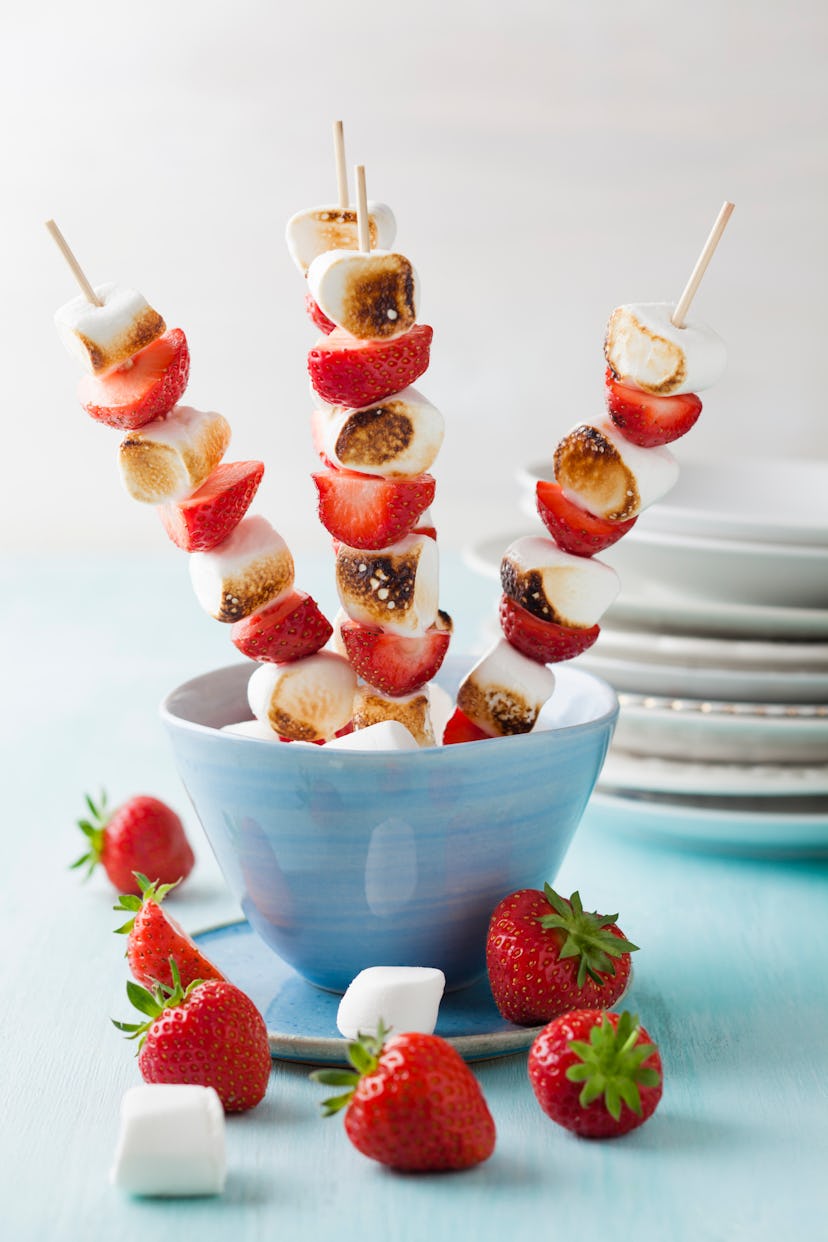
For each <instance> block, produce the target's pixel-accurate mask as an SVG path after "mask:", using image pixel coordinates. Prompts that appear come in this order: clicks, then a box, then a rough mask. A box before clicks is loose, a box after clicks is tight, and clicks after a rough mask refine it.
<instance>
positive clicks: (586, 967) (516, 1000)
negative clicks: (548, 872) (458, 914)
mask: <svg viewBox="0 0 828 1242" xmlns="http://www.w3.org/2000/svg"><path fill="white" fill-rule="evenodd" d="M617 918H618V915H617V914H597V913H594V912H593V913H590V912H588V911H586V910H584V908H583V906H582V904H581V898H580V895H579V894H578V893H577V892H575V893H573V894H572V896H571V897H570V898H569V901H567V900H566V898H564V897H561V896H560V895H559V894H558V893H556V892H555V890H554V889H553V888H552V887H551V886H550V885H549V884H545V885H544V889H543V892H541V891H540V890H539V889H534V888H523V889H520V890H519V891H518V892H516V893H512V894H511V895H510V896H508V897H504V899H503V901H501V902H500V904H499V905H498V906H496V907H495V910H494V913H493V914H492V917H491V921H490V923H489V933H488V936H487V938H486V968H487V970H488V972H489V984H490V986H491V989H492V995H493V996H494V1000H495V1004H496V1005H497V1007H498V1009H499V1010H500V1013H501V1014H502V1016H503V1017H504V1018H506V1019H507V1020H508V1021H509V1022H515V1023H517V1025H518V1026H540V1025H541V1024H542V1023H544V1022H549V1020H550V1019H551V1018H554V1017H557V1015H558V1014H560V1013H566V1012H567V1010H569V1009H608V1008H609V1007H610V1005H613V1004H615V1002H616V1001H617V1000H618V998H619V996H620V995H621V994H622V992H623V991H624V989H625V988H626V986H627V981H628V979H629V976H630V954H631V953H633V952H634V951H635V950H636V949H637V948H638V945H635V944H632V943H631V942H630V941H629V940H627V939H625V937H624V935H623V933H622V932H621V931H620V929H619V928H618V927H617V926H616V924H615V920H616V919H617Z"/></svg>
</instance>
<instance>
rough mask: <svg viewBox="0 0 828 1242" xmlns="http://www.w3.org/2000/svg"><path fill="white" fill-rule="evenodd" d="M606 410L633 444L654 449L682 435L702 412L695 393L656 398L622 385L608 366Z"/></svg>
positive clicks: (670, 442) (652, 394) (648, 393)
mask: <svg viewBox="0 0 828 1242" xmlns="http://www.w3.org/2000/svg"><path fill="white" fill-rule="evenodd" d="M605 383H606V396H607V410H608V411H609V416H610V418H611V419H612V421H613V422H614V423H615V425H616V427H617V428H618V430H619V431H620V432H621V433H622V435H623V436H625V437H626V439H627V440H629V441H630V442H631V443H632V444H638V445H639V446H640V447H641V448H655V447H656V446H657V445H659V444H672V442H673V440H678V438H679V437H680V436H683V435H685V434H686V433H687V432H688V431H689V430H690V428H691V427H692V426H693V424H694V423H695V421H696V419H697V418H698V417H699V415H700V414H701V410H702V403H701V401H700V400H699V398H698V397H697V396H696V394H695V393H694V392H685V393H680V394H679V395H678V396H675V397H659V396H657V395H656V394H655V393H651V392H644V390H643V389H641V388H636V387H635V385H634V384H624V383H622V382H621V380H619V379H617V378H616V376H615V375H614V374H613V372H612V370H611V369H610V368H609V367H608V368H607V371H606V376H605Z"/></svg>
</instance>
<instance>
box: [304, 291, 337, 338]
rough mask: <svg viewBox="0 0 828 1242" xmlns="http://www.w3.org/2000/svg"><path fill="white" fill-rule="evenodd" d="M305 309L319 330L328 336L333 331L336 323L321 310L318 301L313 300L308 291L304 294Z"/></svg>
mask: <svg viewBox="0 0 828 1242" xmlns="http://www.w3.org/2000/svg"><path fill="white" fill-rule="evenodd" d="M305 310H306V311H307V312H308V314H309V315H310V317H311V319H312V320H313V322H314V323H315V324H316V326H317V328H318V329H319V331H320V332H324V333H325V336H329V335H330V333H331V332H333V330H334V328H335V327H336V324H335V323H334V322H333V320H332V319H329V318H328V316H327V315H326V314H325V312H324V311H323V309H322V307H321V306H320V305H319V303H318V302H314V300H313V298H312V297H311V295H310V294H309V293H306V294H305Z"/></svg>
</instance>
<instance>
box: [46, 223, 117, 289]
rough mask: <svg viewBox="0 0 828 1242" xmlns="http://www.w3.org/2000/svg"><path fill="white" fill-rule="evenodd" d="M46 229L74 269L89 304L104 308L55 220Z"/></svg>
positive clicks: (73, 272) (76, 278)
mask: <svg viewBox="0 0 828 1242" xmlns="http://www.w3.org/2000/svg"><path fill="white" fill-rule="evenodd" d="M46 228H47V229H48V231H49V233H50V234H51V235H52V238H53V240H54V242H55V245H56V246H57V248H58V250H59V251H60V253H61V254H62V255H63V257H64V259H65V260H66V262H67V263H68V264H69V267H70V268H71V269H72V275H73V276H74V278H75V280H76V281H77V282H78V284H79V285H80V287H81V289H82V291H83V295H84V297H85V298H86V300H87V302H91V303H92V305H93V306H103V302H102V301H101V299H100V298H99V297H98V295H97V293H96V292H95V290H94V289H93V288H92V286H91V285H90V283H89V281H88V280H87V279H86V274H85V272H84V270H83V268H82V267H81V265H80V263H78V261H77V259H76V258H75V256H74V255H73V254H72V251H71V250H70V249H69V243H68V242H67V240H66V238H65V237H64V236H63V234H62V233H61V231H60V229H59V228H58V226H57V225H56V224H55V222H54V220H47V221H46Z"/></svg>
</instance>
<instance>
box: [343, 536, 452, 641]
mask: <svg viewBox="0 0 828 1242" xmlns="http://www.w3.org/2000/svg"><path fill="white" fill-rule="evenodd" d="M336 587H337V591H338V592H339V599H340V601H341V603H342V607H343V608H344V609H345V611H346V612H347V614H348V616H349V617H350V618H351V619H352V620H353V621H359V622H360V624H361V625H380V626H382V628H383V629H384V630H389V631H390V632H391V633H393V634H409V635H410V634H424V633H425V632H426V630H427V629H428V628H429V626H432V625H433V624H434V622H435V620H436V618H437V605H438V595H439V589H440V559H439V555H438V552H437V544H436V543H435V542H434V540H433V539H430V538H429V537H428V535H406V537H405V538H404V539H401V540H400V541H399V542H398V543H395V544H392V545H391V547H390V548H383V549H381V550H380V551H378V552H366V551H361V550H360V549H359V548H349V547H348V545H347V544H340V546H339V548H338V550H337V553H336Z"/></svg>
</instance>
